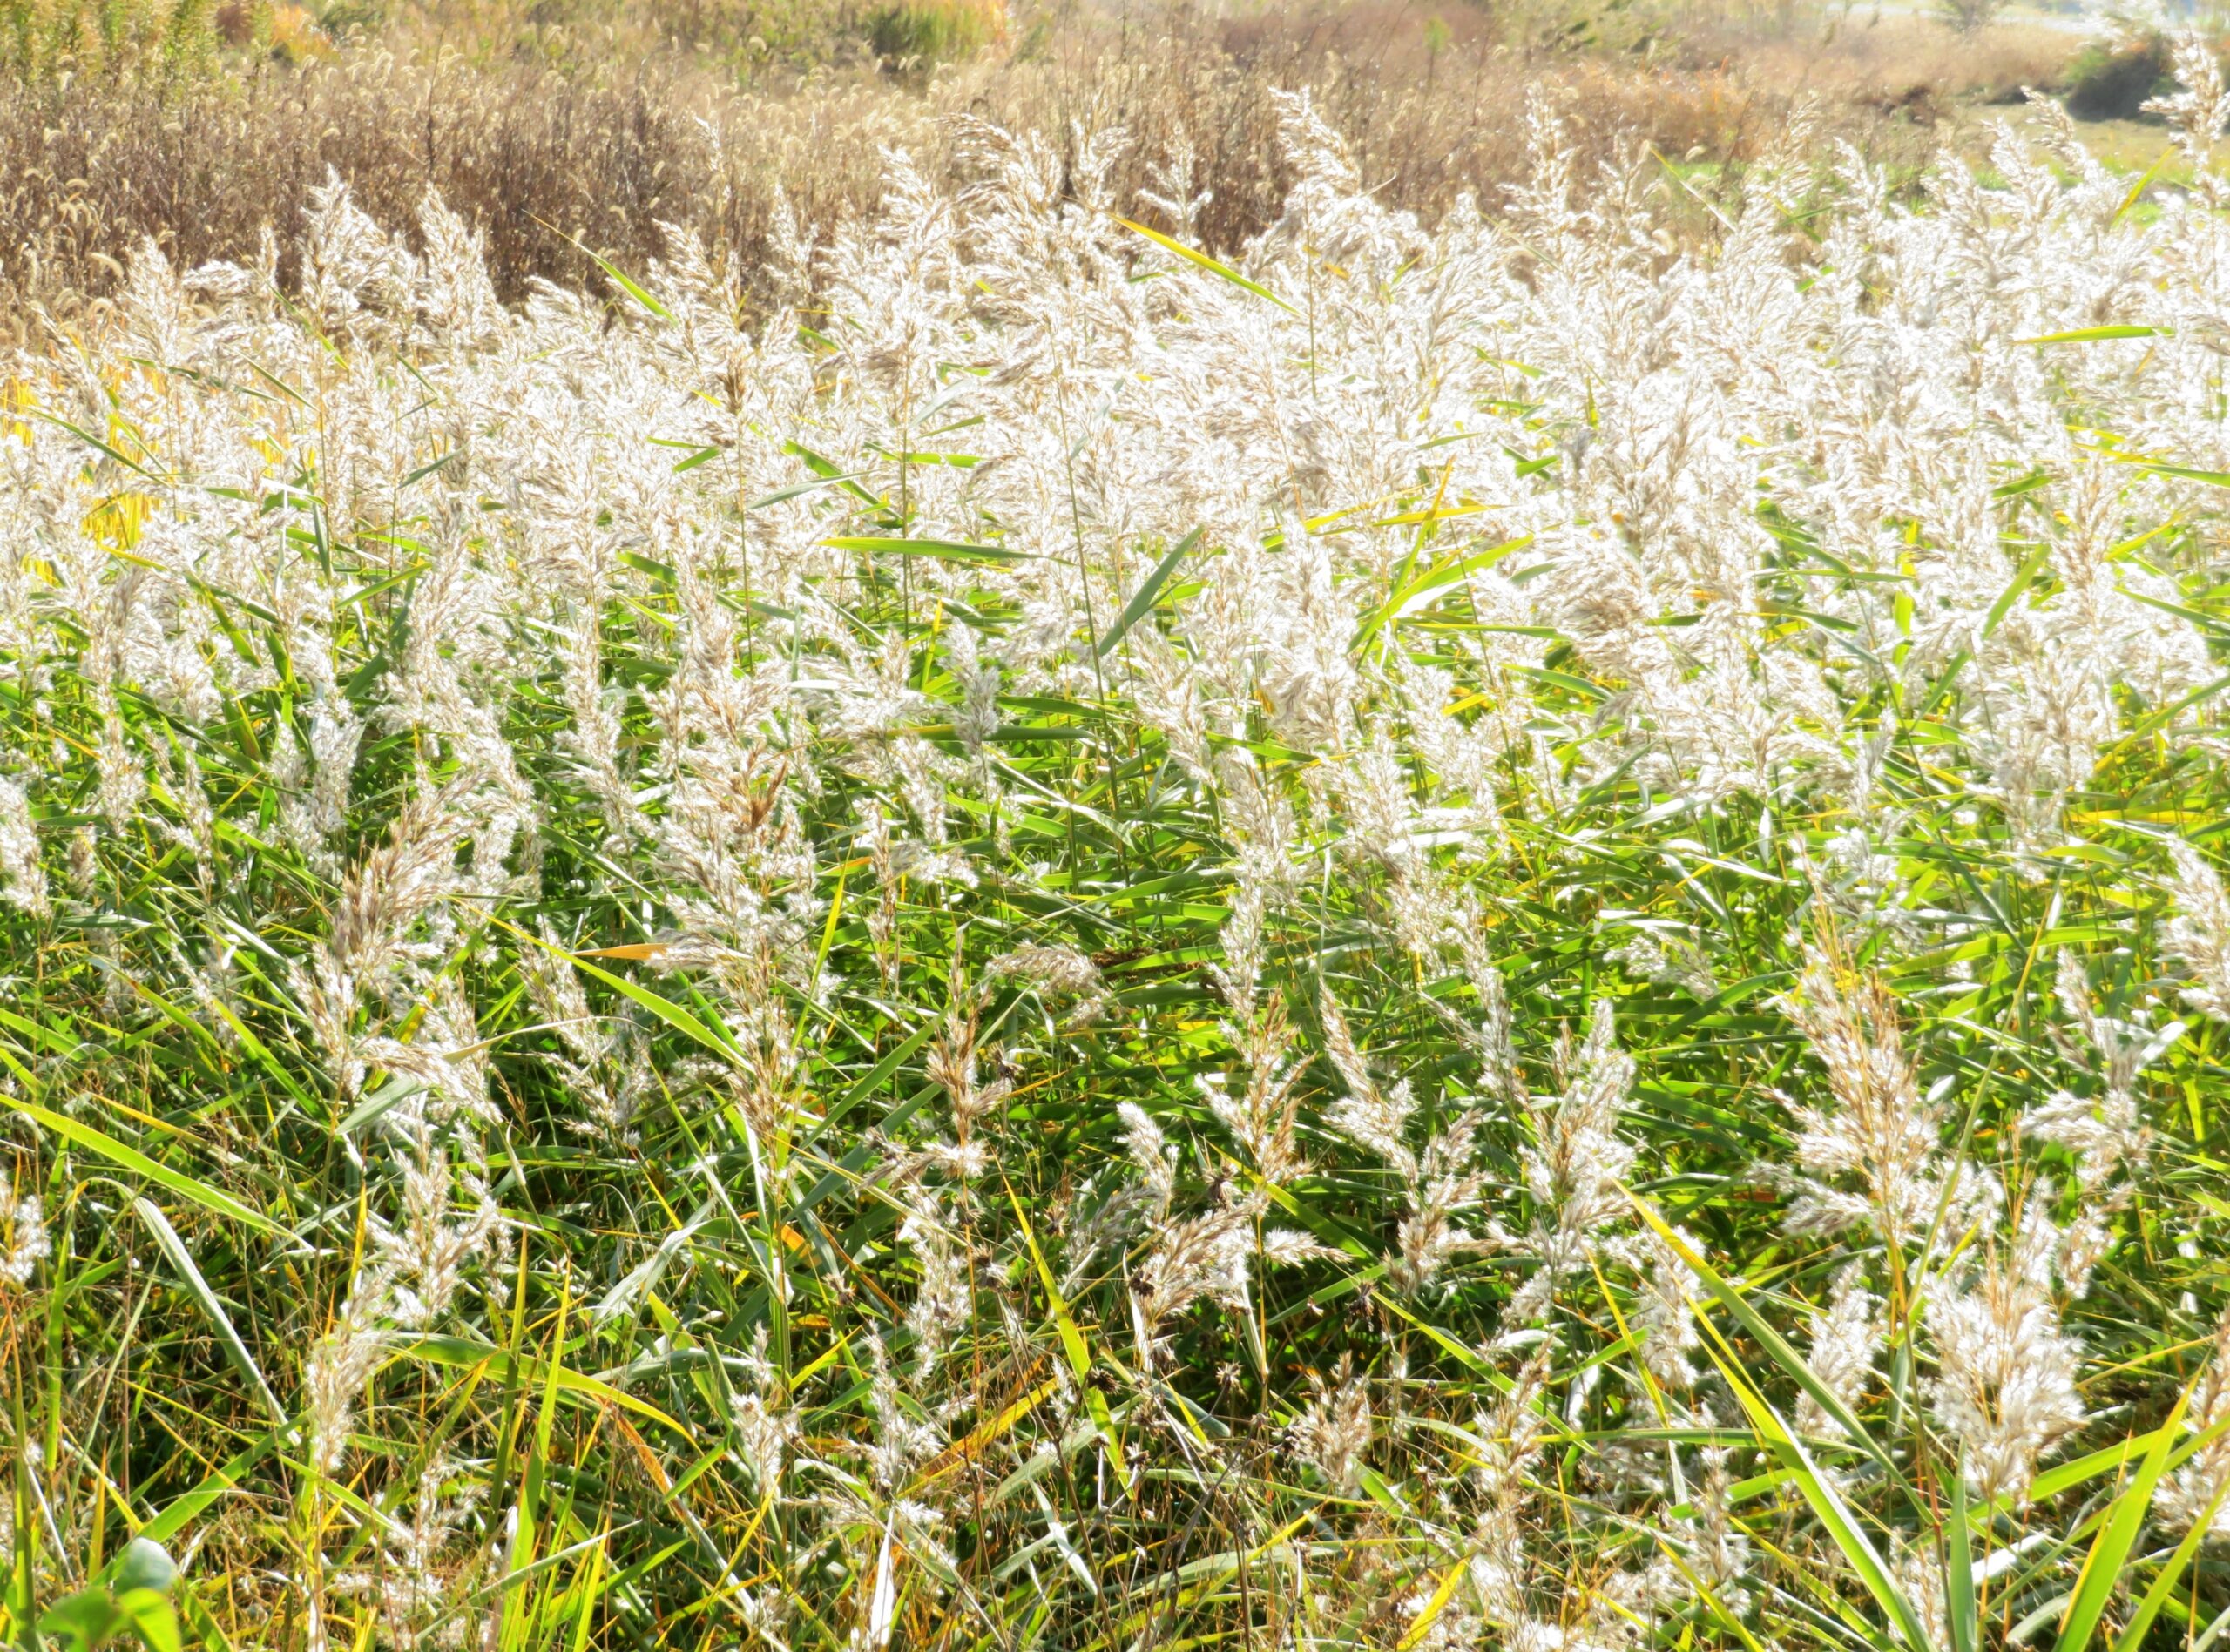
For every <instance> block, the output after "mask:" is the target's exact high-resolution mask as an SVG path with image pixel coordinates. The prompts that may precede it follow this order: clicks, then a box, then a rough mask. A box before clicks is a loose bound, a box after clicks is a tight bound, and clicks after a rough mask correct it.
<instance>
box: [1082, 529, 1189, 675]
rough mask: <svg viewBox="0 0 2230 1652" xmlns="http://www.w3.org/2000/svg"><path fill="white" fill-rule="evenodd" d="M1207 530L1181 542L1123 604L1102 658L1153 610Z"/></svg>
mask: <svg viewBox="0 0 2230 1652" xmlns="http://www.w3.org/2000/svg"><path fill="white" fill-rule="evenodd" d="M1206 531H1207V529H1205V528H1195V529H1193V531H1192V532H1191V533H1189V534H1186V536H1185V537H1184V538H1183V539H1181V540H1179V541H1178V543H1177V549H1176V550H1172V551H1171V552H1170V553H1169V555H1167V556H1164V557H1163V558H1162V559H1161V561H1160V562H1159V563H1156V564H1155V566H1154V570H1153V572H1152V573H1150V574H1148V575H1147V576H1146V577H1145V583H1143V584H1142V585H1140V586H1139V589H1138V590H1137V592H1136V594H1134V595H1133V596H1132V598H1131V600H1130V601H1129V602H1128V603H1125V604H1124V608H1123V611H1122V612H1121V613H1119V614H1118V615H1117V616H1116V617H1115V623H1114V624H1112V625H1110V626H1109V627H1108V628H1107V635H1106V636H1105V637H1101V638H1100V639H1099V648H1098V653H1099V655H1100V656H1101V657H1102V658H1105V657H1106V656H1107V655H1108V654H1110V653H1112V652H1113V651H1114V648H1115V644H1118V643H1119V642H1121V641H1122V640H1123V637H1124V636H1125V633H1127V632H1128V631H1129V630H1130V629H1131V627H1132V626H1133V625H1135V624H1138V623H1139V620H1141V619H1143V618H1145V616H1146V614H1147V613H1148V612H1149V611H1150V610H1152V607H1153V603H1154V598H1155V597H1159V596H1160V595H1161V588H1162V587H1163V586H1164V585H1166V584H1167V583H1169V577H1170V575H1172V573H1174V572H1176V571H1177V564H1178V563H1180V562H1183V561H1184V560H1185V556H1186V553H1187V552H1188V551H1190V550H1192V549H1193V546H1195V545H1197V544H1199V543H1200V536H1201V535H1202V534H1204V533H1206Z"/></svg>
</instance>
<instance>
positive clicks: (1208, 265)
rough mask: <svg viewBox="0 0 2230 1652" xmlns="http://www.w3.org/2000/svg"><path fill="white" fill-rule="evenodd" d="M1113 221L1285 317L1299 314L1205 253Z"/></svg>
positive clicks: (1139, 227) (1156, 232)
mask: <svg viewBox="0 0 2230 1652" xmlns="http://www.w3.org/2000/svg"><path fill="white" fill-rule="evenodd" d="M1115 221H1116V222H1117V223H1118V224H1120V225H1121V226H1123V227H1124V228H1125V229H1127V230H1135V231H1136V232H1137V233H1139V234H1141V235H1143V236H1145V238H1146V239H1148V240H1150V241H1152V243H1153V244H1154V245H1155V246H1159V247H1162V248H1164V249H1166V251H1168V252H1172V253H1176V254H1177V256H1178V257H1179V258H1181V259H1183V260H1185V261H1186V263H1187V264H1192V265H1195V266H1199V268H1201V269H1204V270H1206V272H1207V273H1209V274H1211V275H1213V276H1215V277H1217V278H1218V279H1220V280H1226V281H1229V282H1230V283H1231V284H1232V285H1233V287H1240V288H1242V289H1243V290H1245V291H1247V292H1249V293H1253V294H1254V296H1255V297H1256V298H1259V299H1267V300H1270V302H1271V303H1273V304H1274V305H1276V306H1277V307H1279V308H1280V309H1281V310H1283V311H1284V312H1285V313H1286V314H1287V315H1299V314H1301V312H1300V311H1299V310H1296V309H1295V308H1294V307H1293V306H1292V305H1290V304H1288V303H1287V302H1286V301H1285V300H1283V299H1281V298H1280V297H1279V296H1278V295H1277V294H1276V293H1273V292H1272V291H1270V289H1269V288H1268V287H1264V286H1263V285H1262V284H1261V283H1260V282H1259V281H1250V280H1247V278H1246V277H1245V276H1243V275H1241V274H1240V273H1239V272H1238V271H1237V270H1235V269H1233V268H1232V267H1231V266H1230V265H1228V264H1225V263H1221V262H1220V261H1218V260H1215V259H1213V258H1210V257H1209V256H1208V255H1207V254H1206V253H1198V252H1195V251H1193V248H1191V247H1189V246H1186V245H1185V243H1184V242H1182V241H1179V240H1172V239H1170V238H1169V237H1168V236H1166V235H1164V234H1163V233H1161V232H1160V231H1159V230H1158V229H1148V228H1147V227H1146V226H1145V225H1144V224H1137V223H1133V222H1132V220H1131V219H1127V218H1118V219H1116V220H1115Z"/></svg>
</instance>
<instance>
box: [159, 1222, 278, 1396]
mask: <svg viewBox="0 0 2230 1652" xmlns="http://www.w3.org/2000/svg"><path fill="white" fill-rule="evenodd" d="M132 1209H133V1210H136V1211H138V1212H139V1219H140V1220H141V1221H142V1222H144V1223H145V1224H146V1225H147V1231H148V1232H149V1233H150V1234H152V1235H153V1236H154V1240H155V1244H156V1247H157V1248H158V1249H159V1250H160V1251H162V1253H163V1254H164V1255H165V1256H166V1257H167V1258H170V1264H171V1266H172V1267H173V1268H175V1269H176V1270H177V1271H178V1275H179V1278H180V1279H181V1280H183V1281H184V1282H185V1285H186V1290H187V1291H189V1292H191V1293H192V1295H193V1299H194V1300H195V1301H196V1302H198V1303H199V1304H200V1305H201V1311H202V1312H204V1313H206V1314H207V1315H208V1316H209V1323H210V1324H211V1325H214V1326H215V1327H216V1329H217V1339H218V1340H219V1341H220V1342H221V1343H223V1344H224V1345H225V1353H226V1358H228V1359H231V1360H232V1362H233V1368H234V1369H235V1370H237V1371H238V1372H240V1375H241V1376H243V1377H245V1378H247V1383H248V1386H249V1387H251V1388H253V1390H254V1391H255V1396H256V1398H257V1399H260V1400H261V1401H262V1402H263V1408H264V1410H265V1411H267V1412H268V1413H270V1416H271V1420H272V1421H273V1422H274V1423H276V1424H278V1425H280V1426H281V1427H283V1426H285V1425H286V1421H287V1408H286V1407H285V1406H282V1405H280V1403H279V1396H278V1395H276V1394H274V1393H273V1392H271V1385H270V1384H269V1383H267V1382H266V1381H265V1380H264V1379H263V1372H262V1371H261V1370H260V1368H259V1367H258V1366H257V1365H256V1363H255V1356H254V1355H253V1354H251V1353H250V1352H248V1351H247V1344H246V1343H244V1342H242V1341H241V1340H240V1332H238V1331H237V1330H235V1329H233V1321H232V1317H231V1316H230V1315H229V1314H227V1313H226V1311H225V1305H224V1304H223V1303H221V1302H220V1301H218V1300H217V1293H216V1292H215V1291H212V1290H211V1289H210V1288H209V1282H208V1281H207V1280H206V1279H205V1278H202V1277H201V1270H200V1269H199V1267H197V1266H196V1265H195V1264H194V1260H193V1252H192V1251H188V1250H187V1249H186V1241H185V1240H184V1239H181V1238H180V1237H179V1234H178V1230H177V1229H176V1228H174V1227H172V1225H171V1221H170V1218H169V1217H166V1216H165V1215H164V1214H163V1213H162V1210H161V1209H160V1208H159V1206H158V1205H157V1204H155V1202H154V1201H153V1200H152V1199H150V1198H148V1197H145V1195H144V1194H143V1195H141V1196H139V1197H135V1198H134V1199H133V1200H132Z"/></svg>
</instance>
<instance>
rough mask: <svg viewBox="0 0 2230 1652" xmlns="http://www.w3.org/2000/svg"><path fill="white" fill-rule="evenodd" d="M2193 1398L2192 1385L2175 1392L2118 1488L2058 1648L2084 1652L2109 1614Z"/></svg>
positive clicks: (2087, 1561) (2093, 1543)
mask: <svg viewBox="0 0 2230 1652" xmlns="http://www.w3.org/2000/svg"><path fill="white" fill-rule="evenodd" d="M2191 1398H2192V1391H2191V1389H2190V1388H2189V1387H2186V1388H2185V1390H2184V1391H2183V1392H2182V1393H2181V1394H2179V1395H2178V1396H2177V1398H2176V1408H2175V1409H2174V1410H2173V1411H2172V1412H2170V1413H2168V1420H2167V1421H2166V1422H2165V1423H2163V1424H2162V1425H2161V1426H2160V1429H2159V1433H2157V1434H2156V1435H2154V1437H2153V1440H2152V1449H2151V1450H2150V1451H2148V1452H2146V1453H2145V1460H2144V1461H2143V1462H2142V1463H2140V1464H2139V1466H2138V1470H2137V1473H2135V1474H2133V1475H2132V1476H2131V1477H2130V1478H2129V1480H2127V1481H2126V1482H2125V1483H2124V1485H2123V1486H2122V1488H2121V1490H2120V1491H2119V1493H2118V1494H2116V1496H2115V1498H2114V1501H2113V1505H2112V1507H2113V1516H2112V1519H2110V1520H2108V1521H2106V1522H2105V1524H2104V1525H2103V1526H2101V1527H2099V1528H2098V1536H2097V1537H2096V1538H2095V1539H2093V1540H2092V1541H2091V1552H2090V1554H2088V1555H2086V1556H2085V1558H2084V1561H2083V1573H2082V1575H2081V1576H2080V1577H2078V1579H2077V1580H2076V1585H2075V1593H2074V1594H2073V1595H2071V1597H2070V1598H2069V1600H2068V1603H2067V1615H2066V1616H2065V1617H2064V1618H2063V1619H2061V1621H2060V1631H2059V1640H2058V1642H2056V1652H2084V1649H2085V1648H2086V1647H2087V1646H2089V1645H2090V1644H2091V1635H2092V1633H2093V1632H2094V1631H2096V1630H2097V1628H2098V1620H2099V1619H2100V1618H2102V1617H2104V1616H2105V1611H2106V1605H2107V1602H2109V1601H2112V1599H2113V1597H2114V1592H2115V1591H2116V1590H2117V1589H2119V1588H2120V1587H2121V1581H2122V1568H2123V1566H2124V1565H2125V1564H2126V1563H2127V1561H2128V1560H2129V1552H2130V1550H2131V1549H2132V1547H2134V1546H2135V1545H2136V1542H2137V1534H2138V1532H2139V1528H2140V1527H2143V1525H2144V1524H2145V1516H2146V1511H2147V1510H2148V1509H2149V1508H2151V1507H2152V1491H2153V1487H2156V1486H2158V1485H2159V1483H2160V1476H2161V1475H2162V1474H2163V1473H2165V1472H2166V1469H2167V1467H2168V1453H2169V1451H2170V1450H2171V1448H2172V1447H2173V1446H2174V1445H2175V1440H2176V1425H2177V1424H2178V1423H2179V1422H2181V1421H2182V1420H2183V1416H2184V1408H2185V1407H2186V1406H2188V1405H2190V1403H2191Z"/></svg>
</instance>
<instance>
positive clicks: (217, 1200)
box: [8, 1097, 279, 1233]
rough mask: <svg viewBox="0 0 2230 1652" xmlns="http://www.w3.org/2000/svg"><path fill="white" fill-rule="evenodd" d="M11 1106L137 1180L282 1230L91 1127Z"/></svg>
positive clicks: (28, 1106) (262, 1229)
mask: <svg viewBox="0 0 2230 1652" xmlns="http://www.w3.org/2000/svg"><path fill="white" fill-rule="evenodd" d="M8 1105H9V1106H10V1107H11V1108H13V1109H15V1110H16V1111H17V1112H18V1113H21V1114H22V1115H23V1116H24V1117H25V1118H28V1119H30V1120H31V1121H32V1122H33V1123H37V1124H40V1125H43V1126H44V1127H45V1128H46V1129H50V1130H52V1131H53V1132H54V1133H55V1134H56V1135H57V1136H61V1137H63V1138H64V1140H65V1141H71V1142H75V1143H77V1144H78V1146H79V1147H82V1148H86V1149H88V1150H91V1151H92V1152H95V1153H98V1154H99V1155H100V1156H102V1157H103V1158H105V1159H106V1160H108V1161H109V1162H110V1163H111V1164H117V1165H120V1166H122V1167H123V1168H124V1169H125V1170H130V1171H131V1172H132V1174H133V1175H134V1176H142V1177H146V1179H147V1180H148V1181H150V1182H152V1183H155V1185H156V1186H158V1187H166V1188H168V1189H169V1190H171V1191H172V1192H173V1193H175V1194H177V1195H178V1196H179V1197H180V1198H186V1199H191V1200H193V1203H194V1204H198V1205H200V1206H201V1207H202V1208H203V1209H204V1210H214V1211H215V1212H216V1213H217V1214H218V1215H219V1216H221V1217H227V1218H229V1219H230V1220H232V1221H234V1222H238V1223H240V1224H242V1225H243V1226H246V1227H251V1228H253V1229H254V1230H255V1231H257V1232H259V1233H276V1232H278V1231H279V1228H278V1226H277V1224H274V1223H273V1222H271V1221H269V1220H268V1219H267V1218H266V1217H263V1216H262V1215H260V1214H259V1213H258V1212H257V1211H254V1210H250V1209H249V1208H248V1207H247V1205H245V1204H241V1203H240V1201H239V1200H238V1199H236V1198H234V1197H233V1196H232V1195H231V1194H229V1193H226V1192H225V1191H223V1190H221V1189H219V1188H213V1187H211V1186H209V1185H208V1183H206V1182H198V1181H196V1180H195V1179H194V1178H193V1177H190V1176H188V1175H186V1173H185V1172H184V1171H182V1170H172V1169H171V1167H170V1166H169V1165H167V1164H158V1163H156V1162H155V1161H154V1160H152V1159H151V1158H149V1157H148V1156H146V1155H145V1153H142V1152H140V1151H139V1150H138V1149H137V1148H131V1147H126V1146H125V1144H124V1143H121V1142H119V1141H118V1140H117V1139H116V1138H115V1137H114V1136H105V1135H103V1134H102V1133H101V1132H100V1131H98V1130H97V1129H94V1128H93V1127H92V1126H91V1125H90V1124H81V1123H78V1121H77V1120H76V1119H74V1118H64V1116H62V1115H61V1114H59V1113H57V1112H53V1111H51V1110H50V1109H46V1108H44V1107H39V1106H37V1105H35V1104H34V1103H32V1102H21V1101H17V1100H15V1099H13V1098H12V1097H11V1098H10V1100H9V1102H8Z"/></svg>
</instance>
